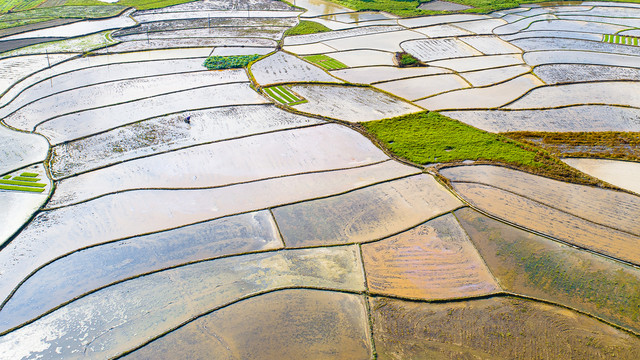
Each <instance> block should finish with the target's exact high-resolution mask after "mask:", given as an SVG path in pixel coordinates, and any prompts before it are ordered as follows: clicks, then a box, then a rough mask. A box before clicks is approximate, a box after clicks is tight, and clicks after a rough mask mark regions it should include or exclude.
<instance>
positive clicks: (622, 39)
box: [602, 35, 638, 46]
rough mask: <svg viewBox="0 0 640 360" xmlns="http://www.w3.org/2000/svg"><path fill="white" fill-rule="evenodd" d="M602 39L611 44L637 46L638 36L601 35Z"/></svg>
mask: <svg viewBox="0 0 640 360" xmlns="http://www.w3.org/2000/svg"><path fill="white" fill-rule="evenodd" d="M602 41H604V42H608V43H613V44H624V45H635V46H638V38H637V37H634V36H621V35H602Z"/></svg>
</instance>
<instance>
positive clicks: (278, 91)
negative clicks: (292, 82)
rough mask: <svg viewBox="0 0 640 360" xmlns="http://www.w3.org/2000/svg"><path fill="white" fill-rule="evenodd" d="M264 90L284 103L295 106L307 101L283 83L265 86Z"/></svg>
mask: <svg viewBox="0 0 640 360" xmlns="http://www.w3.org/2000/svg"><path fill="white" fill-rule="evenodd" d="M264 91H265V92H266V93H267V95H269V96H270V97H272V98H273V99H274V100H276V101H277V102H279V103H281V104H283V105H288V106H293V105H298V104H303V103H306V102H307V100H305V99H303V98H301V97H299V96H297V95H294V94H293V93H292V92H290V91H289V90H288V89H287V88H285V87H284V86H282V85H278V86H271V87H268V88H265V89H264Z"/></svg>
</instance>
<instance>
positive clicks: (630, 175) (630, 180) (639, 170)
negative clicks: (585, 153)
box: [562, 158, 640, 194]
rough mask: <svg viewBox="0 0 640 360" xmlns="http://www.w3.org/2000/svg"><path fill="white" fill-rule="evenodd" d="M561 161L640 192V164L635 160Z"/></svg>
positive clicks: (586, 172) (637, 192)
mask: <svg viewBox="0 0 640 360" xmlns="http://www.w3.org/2000/svg"><path fill="white" fill-rule="evenodd" d="M562 161H564V162H565V163H567V164H568V165H569V166H572V167H574V168H576V169H578V170H580V171H582V172H583V173H585V174H589V175H591V176H593V177H596V178H598V179H601V180H604V181H606V182H608V183H609V184H612V185H615V186H619V187H621V188H623V189H627V190H630V191H633V192H635V193H636V194H640V186H639V185H640V164H639V163H637V162H630V161H616V160H605V159H578V158H575V159H572V158H565V159H562Z"/></svg>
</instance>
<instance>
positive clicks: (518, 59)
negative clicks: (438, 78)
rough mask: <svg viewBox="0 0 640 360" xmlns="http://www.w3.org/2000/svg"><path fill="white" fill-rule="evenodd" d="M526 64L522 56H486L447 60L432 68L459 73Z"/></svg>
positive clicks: (434, 62) (437, 62)
mask: <svg viewBox="0 0 640 360" xmlns="http://www.w3.org/2000/svg"><path fill="white" fill-rule="evenodd" d="M518 64H524V61H523V60H522V55H486V56H474V57H468V58H462V59H445V60H438V61H432V62H430V63H429V65H431V66H439V67H443V68H446V69H451V70H454V71H458V72H465V71H473V70H485V69H489V68H497V67H503V66H510V65H518Z"/></svg>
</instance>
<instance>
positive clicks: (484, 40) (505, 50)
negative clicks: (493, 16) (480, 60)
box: [460, 36, 522, 55]
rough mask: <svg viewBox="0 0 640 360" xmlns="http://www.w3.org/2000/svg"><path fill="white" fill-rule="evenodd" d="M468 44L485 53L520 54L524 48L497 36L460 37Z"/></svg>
mask: <svg viewBox="0 0 640 360" xmlns="http://www.w3.org/2000/svg"><path fill="white" fill-rule="evenodd" d="M460 40H462V41H463V42H465V43H466V44H467V45H469V46H471V47H473V48H474V49H476V50H478V51H480V52H481V53H483V54H485V55H504V54H520V53H522V50H520V49H518V48H517V47H515V46H513V45H511V44H510V43H508V42H506V41H504V40H501V39H500V38H499V37H497V36H465V37H463V38H460Z"/></svg>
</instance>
